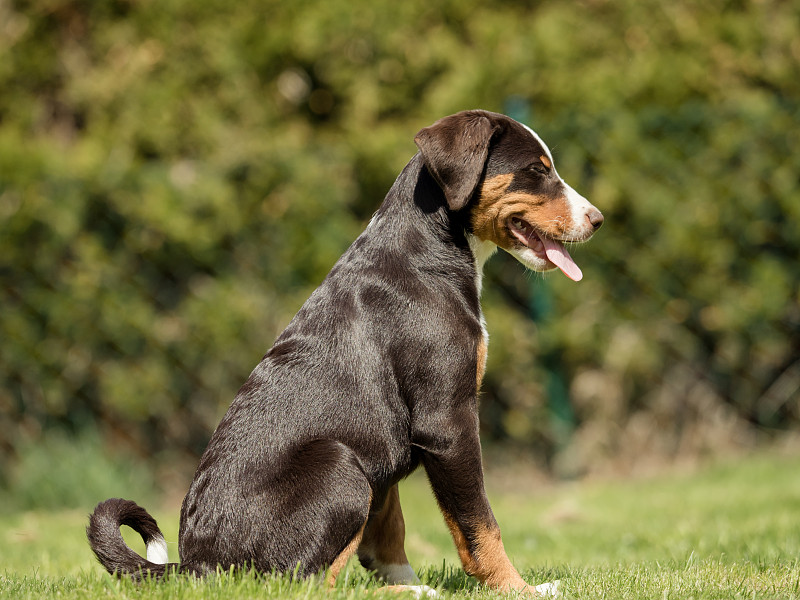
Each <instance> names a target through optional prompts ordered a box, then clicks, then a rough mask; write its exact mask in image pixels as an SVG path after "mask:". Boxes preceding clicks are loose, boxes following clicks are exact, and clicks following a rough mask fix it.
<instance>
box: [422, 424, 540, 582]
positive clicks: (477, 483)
mask: <svg viewBox="0 0 800 600" xmlns="http://www.w3.org/2000/svg"><path fill="white" fill-rule="evenodd" d="M443 442H444V443H443ZM422 461H423V465H424V466H425V471H426V472H427V475H428V479H429V480H430V483H431V487H432V488H433V492H434V494H435V496H436V500H437V502H438V503H439V508H440V509H441V511H442V513H443V514H444V519H445V521H446V523H447V526H448V527H449V528H450V533H451V534H452V536H453V541H454V542H455V545H456V548H457V549H458V555H459V558H460V559H461V564H462V565H463V567H464V571H466V572H467V573H468V574H469V575H472V576H474V577H476V578H477V579H478V580H480V581H481V582H482V583H484V584H486V585H488V586H490V587H492V588H494V589H497V590H500V591H503V592H507V591H511V590H516V591H522V592H527V593H531V594H534V595H538V594H540V593H542V592H543V591H544V590H543V589H539V590H537V589H536V588H535V587H533V586H530V585H528V584H527V583H525V581H524V580H523V579H522V577H521V576H520V574H519V572H518V571H517V570H516V569H515V568H514V566H513V565H512V564H511V561H510V560H509V558H508V555H507V554H506V551H505V548H504V547H503V541H502V539H501V537H500V528H499V526H498V525H497V521H496V520H495V517H494V514H493V513H492V509H491V507H490V506H489V500H488V498H487V497H486V491H485V489H484V483H483V471H482V465H481V452H480V441H479V439H478V433H477V427H475V428H474V431H472V430H470V431H467V432H465V431H463V430H462V431H461V434H460V435H459V436H458V437H457V438H456V439H451V440H446V441H445V440H441V439H440V440H438V441H437V444H436V447H435V448H434V449H429V450H428V451H427V452H425V453H424V455H423V458H422Z"/></svg>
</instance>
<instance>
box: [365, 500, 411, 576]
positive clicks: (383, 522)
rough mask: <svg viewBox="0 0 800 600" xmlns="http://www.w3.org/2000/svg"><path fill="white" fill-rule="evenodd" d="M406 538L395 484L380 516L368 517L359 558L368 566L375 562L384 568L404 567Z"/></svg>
mask: <svg viewBox="0 0 800 600" xmlns="http://www.w3.org/2000/svg"><path fill="white" fill-rule="evenodd" d="M405 538H406V524H405V521H404V520H403V511H402V509H401V508H400V494H399V492H398V491H397V485H393V486H392V487H391V489H389V493H388V494H387V496H386V501H385V502H384V503H383V508H381V510H380V512H379V513H377V514H374V515H370V518H369V521H367V528H366V530H365V531H364V539H363V540H362V541H361V546H360V547H359V548H358V556H359V558H360V559H362V562H366V563H367V564H369V563H370V562H372V561H377V562H379V563H381V564H383V565H406V564H408V558H406V551H405V548H404V543H405ZM376 567H377V565H376Z"/></svg>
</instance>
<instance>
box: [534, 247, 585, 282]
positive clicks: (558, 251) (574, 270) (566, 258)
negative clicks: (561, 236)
mask: <svg viewBox="0 0 800 600" xmlns="http://www.w3.org/2000/svg"><path fill="white" fill-rule="evenodd" d="M541 240H542V243H543V244H544V251H545V254H547V260H549V261H550V262H551V263H553V264H554V265H555V266H557V267H558V268H559V269H561V271H562V272H563V273H564V275H566V276H567V277H569V278H570V279H572V280H573V281H580V280H581V279H583V273H581V270H580V268H579V267H578V265H576V264H575V261H574V260H572V257H571V256H570V255H569V252H567V249H566V248H564V246H563V245H562V244H561V243H560V242H557V241H555V240H551V239H548V238H546V237H542V238H541Z"/></svg>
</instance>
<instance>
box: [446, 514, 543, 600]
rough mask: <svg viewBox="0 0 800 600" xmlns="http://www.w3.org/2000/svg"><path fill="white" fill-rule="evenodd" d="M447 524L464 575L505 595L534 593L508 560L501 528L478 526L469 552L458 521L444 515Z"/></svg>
mask: <svg viewBox="0 0 800 600" xmlns="http://www.w3.org/2000/svg"><path fill="white" fill-rule="evenodd" d="M444 520H445V522H446V523H447V526H448V528H449V529H450V534H451V535H452V536H453V541H454V542H455V544H456V550H458V557H459V558H460V559H461V564H462V566H463V567H464V571H465V572H466V573H467V574H468V575H472V576H473V577H476V578H477V579H478V580H479V581H481V582H482V583H485V584H486V585H489V586H491V587H493V588H494V589H497V590H500V591H503V592H507V591H510V590H519V591H526V592H530V591H531V590H532V587H531V586H529V585H528V584H527V583H525V581H524V580H523V579H522V577H521V576H520V574H519V573H518V572H517V570H516V569H515V568H514V565H512V564H511V561H510V560H509V559H508V555H507V554H506V550H505V548H504V547H503V540H502V539H501V538H500V530H499V529H498V528H496V527H495V528H488V527H484V526H479V527H478V528H477V532H476V534H475V538H474V542H473V547H472V549H470V547H469V544H468V543H467V539H466V537H465V536H464V533H463V532H462V531H461V528H460V527H459V525H458V523H457V522H456V521H455V519H453V518H452V517H450V516H449V515H448V514H445V515H444ZM534 593H535V592H534Z"/></svg>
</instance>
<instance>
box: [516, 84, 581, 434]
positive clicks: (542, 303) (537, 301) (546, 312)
mask: <svg viewBox="0 0 800 600" xmlns="http://www.w3.org/2000/svg"><path fill="white" fill-rule="evenodd" d="M505 108H506V114H507V115H508V116H509V117H511V118H512V119H516V120H517V121H520V122H521V123H525V124H526V125H531V116H532V113H531V106H530V102H529V101H528V100H527V99H526V98H523V97H521V96H511V97H509V98H508V99H507V100H506V103H505ZM552 309H553V292H552V290H551V289H550V283H549V282H548V281H547V279H546V278H532V279H530V281H529V283H528V315H529V316H530V318H531V319H532V320H533V321H534V322H535V323H537V324H544V323H546V322H547V318H548V317H549V316H550V313H551V312H552ZM539 360H540V362H541V364H542V366H543V367H544V370H545V376H546V377H547V381H546V386H545V389H546V390H547V402H548V409H549V414H550V431H551V434H552V436H553V439H554V441H555V445H556V449H561V448H563V447H564V446H566V444H567V443H568V442H569V440H570V438H571V436H572V432H573V431H574V429H575V413H574V412H573V410H572V405H571V404H570V401H569V391H568V386H567V378H566V376H565V374H564V367H563V363H562V360H561V349H560V348H558V347H550V348H545V349H544V350H543V352H542V354H541V356H540V357H539Z"/></svg>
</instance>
